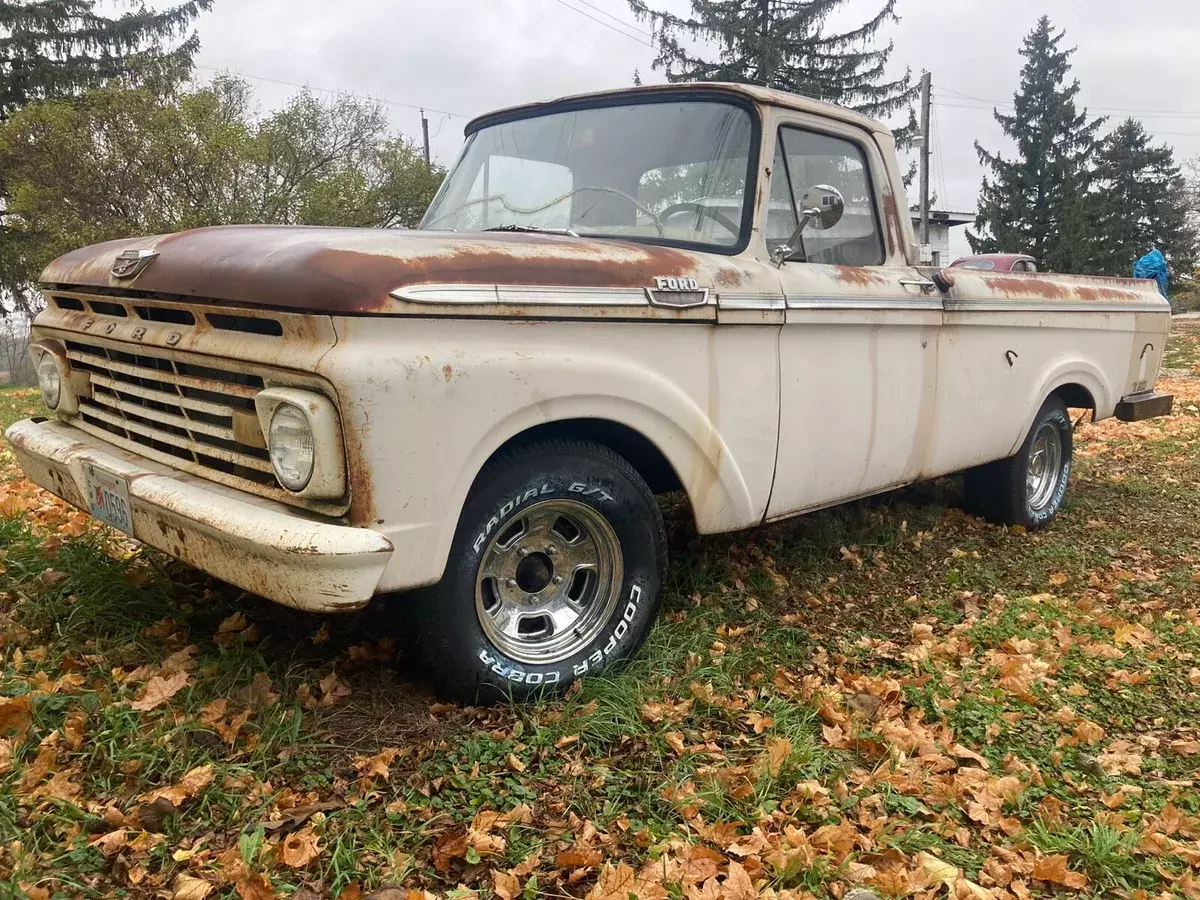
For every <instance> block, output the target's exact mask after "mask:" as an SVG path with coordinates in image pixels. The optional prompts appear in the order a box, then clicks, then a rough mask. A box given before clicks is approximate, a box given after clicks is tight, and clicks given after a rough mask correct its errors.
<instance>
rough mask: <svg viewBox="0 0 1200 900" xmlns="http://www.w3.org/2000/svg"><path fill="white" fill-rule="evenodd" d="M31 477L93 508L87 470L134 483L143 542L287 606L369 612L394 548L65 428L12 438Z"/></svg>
mask: <svg viewBox="0 0 1200 900" xmlns="http://www.w3.org/2000/svg"><path fill="white" fill-rule="evenodd" d="M5 436H6V437H7V438H8V440H9V441H10V442H11V443H12V446H13V450H14V451H16V455H17V460H18V461H19V462H20V464H21V468H23V469H24V470H25V473H26V474H27V475H28V476H29V477H30V478H31V479H32V480H33V481H34V482H35V483H37V484H38V485H40V486H41V487H43V488H45V489H46V490H48V491H50V492H51V493H53V494H55V495H56V496H58V497H61V498H62V499H64V500H66V501H67V502H68V503H70V504H72V505H73V506H77V507H79V508H81V509H84V510H86V509H87V508H88V504H87V500H86V497H85V492H84V477H83V466H84V464H85V463H91V464H93V465H95V466H99V467H100V468H102V469H105V470H107V471H109V472H111V473H113V474H115V475H120V476H121V477H123V478H125V479H126V480H127V481H128V482H129V499H130V505H131V507H132V509H131V513H132V520H133V531H134V535H133V536H134V537H136V538H137V539H138V540H140V541H142V542H144V543H146V544H149V545H150V546H152V547H156V548H158V549H159V550H162V551H163V552H164V553H168V554H170V555H171V556H174V557H176V558H177V559H181V560H183V561H184V562H186V563H189V564H190V565H193V566H195V567H196V568H198V569H202V570H203V571H205V572H208V573H209V574H210V575H213V576H215V577H217V578H220V579H222V580H223V581H228V582H230V583H231V584H235V585H237V586H238V587H240V588H243V589H244V590H247V591H250V592H251V593H254V594H258V595H260V596H263V597H266V598H268V599H270V600H274V601H276V602H277V603H282V604H284V605H285V606H292V607H295V608H297V609H305V610H312V611H315V612H334V611H340V610H351V609H359V608H361V607H363V606H365V605H366V604H367V602H368V601H369V600H370V599H371V597H372V596H373V595H374V593H375V590H376V587H377V586H378V584H379V579H380V577H381V576H382V575H383V570H384V568H385V567H386V566H387V563H388V560H389V559H390V558H391V555H392V550H393V545H392V542H391V541H389V540H388V539H387V538H386V537H384V536H383V535H381V534H379V533H378V532H375V531H370V530H368V529H363V528H350V527H347V526H343V525H334V524H330V523H329V522H327V521H322V520H319V519H317V518H315V517H309V516H307V515H305V514H303V513H301V512H300V511H298V510H296V509H294V508H291V507H288V506H285V505H283V504H281V503H277V502H275V501H272V500H266V499H263V498H260V497H256V496H253V495H251V494H247V493H244V492H242V491H238V490H235V489H233V488H227V487H224V486H223V485H218V484H214V483H212V482H209V481H206V480H204V479H203V478H200V477H198V476H194V475H188V474H186V473H183V472H180V471H178V470H175V469H172V468H170V467H168V466H163V465H159V464H157V463H154V462H151V461H149V460H146V459H143V458H142V457H139V456H137V455H135V454H132V453H127V452H126V451H124V450H121V449H119V448H117V447H115V446H113V445H112V444H109V443H106V442H105V441H102V440H100V439H99V438H95V437H92V436H91V435H88V434H85V433H84V432H82V431H80V430H79V429H77V428H73V427H71V426H70V425H68V424H66V423H63V422H37V421H34V420H32V419H24V420H22V421H20V422H17V423H16V424H14V425H13V426H12V427H10V428H9V429H8V431H7V432H6V435H5Z"/></svg>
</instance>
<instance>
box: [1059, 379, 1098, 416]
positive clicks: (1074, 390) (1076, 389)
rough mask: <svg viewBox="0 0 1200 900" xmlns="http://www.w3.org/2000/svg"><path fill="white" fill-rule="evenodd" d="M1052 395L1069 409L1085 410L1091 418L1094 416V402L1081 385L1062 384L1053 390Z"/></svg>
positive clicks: (1088, 392) (1089, 393) (1090, 394)
mask: <svg viewBox="0 0 1200 900" xmlns="http://www.w3.org/2000/svg"><path fill="white" fill-rule="evenodd" d="M1053 394H1054V396H1056V397H1058V398H1059V399H1061V400H1062V402H1063V403H1065V404H1067V406H1068V407H1070V408H1071V409H1086V410H1088V411H1089V412H1091V414H1092V416H1093V417H1094V416H1095V415H1096V400H1095V398H1093V397H1092V392H1091V391H1089V390H1088V389H1087V388H1085V387H1084V386H1083V385H1082V384H1064V385H1063V386H1062V387H1057V388H1055V389H1054V392H1053Z"/></svg>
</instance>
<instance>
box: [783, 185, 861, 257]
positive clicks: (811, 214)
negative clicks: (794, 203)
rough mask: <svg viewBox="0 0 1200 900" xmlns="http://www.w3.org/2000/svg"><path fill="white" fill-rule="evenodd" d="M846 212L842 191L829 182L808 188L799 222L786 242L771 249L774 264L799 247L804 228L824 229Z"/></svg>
mask: <svg viewBox="0 0 1200 900" xmlns="http://www.w3.org/2000/svg"><path fill="white" fill-rule="evenodd" d="M845 212H846V201H845V198H843V197H842V192H841V191H839V190H838V189H837V188H835V187H834V186H833V185H831V184H818V185H815V186H813V187H811V188H809V189H808V192H807V193H806V194H805V195H804V207H803V209H802V210H801V213H800V222H799V224H797V226H796V230H795V231H793V232H792V236H791V237H789V238H788V240H787V243H786V244H781V245H780V246H778V247H776V248H775V249H774V250H772V251H771V261H772V262H774V263H775V265H776V266H782V265H783V264H784V263H785V262H786V261H787V259H788V257H790V256H791V255H792V254H793V253H795V252H796V250H797V249H799V247H800V241H801V236H802V235H803V233H804V229H805V228H813V229H814V230H816V231H826V230H827V229H830V228H832V227H833V226H834V225H836V224H837V223H838V222H840V221H842V215H843V214H844V213H845Z"/></svg>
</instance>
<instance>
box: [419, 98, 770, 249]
mask: <svg viewBox="0 0 1200 900" xmlns="http://www.w3.org/2000/svg"><path fill="white" fill-rule="evenodd" d="M753 136H754V127H753V124H752V120H751V114H750V112H749V111H748V110H747V109H746V108H745V107H743V106H740V105H737V104H735V103H727V102H721V101H718V100H696V101H683V102H645V101H643V102H639V103H633V104H626V105H622V106H602V107H587V108H584V109H577V110H572V111H570V112H560V113H552V114H549V115H542V116H536V117H532V118H527V119H518V120H516V121H512V122H505V123H502V124H497V125H491V126H488V127H485V128H481V129H480V130H479V131H477V132H475V133H474V134H472V135H471V136H470V138H469V140H468V142H467V145H466V147H465V148H464V150H463V154H462V156H461V157H460V159H459V161H458V164H457V165H456V166H455V167H454V170H453V171H452V172H451V173H450V175H449V177H447V179H446V183H445V184H444V185H443V186H442V188H441V190H440V191H439V192H438V195H437V197H436V199H435V200H434V201H433V205H432V206H430V208H429V212H427V213H426V214H425V221H424V223H423V224H422V227H423V228H426V229H431V230H443V231H485V230H488V229H530V230H535V229H543V230H557V231H570V232H574V233H576V234H580V235H602V236H611V237H622V238H635V239H643V240H648V241H654V242H661V243H672V244H684V245H688V244H698V245H703V246H706V247H715V248H722V247H724V248H733V247H735V246H737V245H739V244H741V243H742V237H743V230H744V229H745V227H746V222H745V219H746V216H745V213H746V190H747V182H748V181H749V177H750V153H751V146H752V144H753Z"/></svg>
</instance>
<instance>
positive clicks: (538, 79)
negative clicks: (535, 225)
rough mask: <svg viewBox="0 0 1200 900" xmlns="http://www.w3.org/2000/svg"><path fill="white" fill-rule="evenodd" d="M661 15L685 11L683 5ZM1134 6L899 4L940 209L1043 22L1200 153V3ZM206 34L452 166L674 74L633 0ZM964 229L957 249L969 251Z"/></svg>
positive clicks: (1092, 89)
mask: <svg viewBox="0 0 1200 900" xmlns="http://www.w3.org/2000/svg"><path fill="white" fill-rule="evenodd" d="M878 5H879V0H849V2H848V3H847V5H846V7H845V8H844V9H843V10H842V11H841V12H839V14H838V18H837V20H836V21H835V22H833V23H832V24H833V25H834V26H836V25H837V24H838V23H839V22H841V23H844V24H851V23H853V24H857V22H861V21H862V20H864V19H865V18H866V17H867V16H869V15H871V14H872V13H873V12H874V11H876V10H877V9H878ZM660 6H661V7H663V8H667V9H672V10H675V11H684V10H686V9H687V6H688V3H687V0H660ZM1135 10H1136V11H1135V12H1132V13H1131V5H1130V4H1129V3H1127V2H1118V0H1006V2H1003V3H1001V2H997V0H899V3H898V4H897V12H898V13H899V14H900V16H901V21H900V23H899V24H897V25H891V26H889V27H888V28H887V29H886V32H885V33H884V34H882V35H881V40H883V41H887V40H892V41H894V42H895V52H894V54H893V57H892V60H893V64H894V67H895V69H896V70H898V71H900V72H902V71H903V70H904V69H905V68H906V67H907V68H910V69H912V71H913V73H914V75H916V74H917V73H919V72H920V70H921V69H922V68H928V69H930V70H931V71H932V73H933V84H934V103H935V107H934V119H935V127H934V139H933V152H934V162H933V169H932V184H933V189H934V191H935V192H936V193H937V195H938V205H939V206H940V207H941V208H951V209H956V210H968V211H972V210H974V208H975V197H976V193H977V191H978V188H979V182H980V176H981V171H980V168H979V163H978V160H977V158H976V155H975V151H974V148H973V142H974V141H975V140H976V139H978V140H980V141H981V142H982V143H983V145H984V146H985V147H988V148H997V147H1003V146H1005V144H1004V140H1003V137H1002V135H1001V132H1000V129H999V126H998V125H997V124H996V123H995V121H994V120H993V119H992V117H991V112H990V110H991V105H992V101H1000V102H1008V103H1011V100H1012V93H1013V91H1014V89H1015V88H1016V85H1017V79H1018V75H1019V72H1020V67H1021V63H1022V58H1021V57H1019V56H1018V55H1017V50H1018V48H1019V46H1020V44H1021V40H1022V38H1023V37H1024V35H1025V34H1027V33H1028V32H1029V31H1030V30H1031V29H1032V28H1033V26H1034V24H1035V23H1036V21H1037V19H1038V17H1039V16H1040V15H1042V14H1043V13H1048V14H1049V15H1050V16H1051V19H1052V21H1053V22H1054V24H1055V25H1056V26H1057V27H1059V28H1065V29H1066V32H1067V36H1066V43H1067V44H1068V45H1069V46H1076V47H1078V52H1077V54H1076V55H1075V58H1074V75H1075V76H1076V77H1077V78H1078V79H1079V81H1080V83H1081V86H1082V94H1081V99H1082V102H1083V103H1084V104H1086V105H1087V106H1088V107H1089V108H1090V109H1091V111H1092V112H1094V113H1095V114H1102V115H1107V116H1109V117H1110V121H1111V123H1112V124H1115V123H1116V122H1117V121H1119V120H1120V119H1121V118H1124V117H1125V116H1128V115H1133V116H1135V117H1136V118H1139V119H1141V120H1142V122H1143V123H1144V124H1145V126H1146V127H1147V129H1149V130H1150V131H1152V132H1153V133H1155V134H1156V135H1158V136H1159V137H1160V139H1161V140H1162V141H1165V142H1168V143H1170V144H1171V145H1173V146H1174V147H1175V149H1176V158H1177V159H1179V160H1182V159H1187V158H1193V157H1197V156H1200V63H1198V62H1197V56H1196V48H1197V47H1200V3H1198V0H1160V2H1157V3H1144V4H1137V5H1136V7H1135ZM605 13H607V14H608V15H605ZM855 20H857V22H856V21H855ZM621 22H624V23H626V24H625V25H622V24H620V23H621ZM197 27H198V29H199V32H200V39H201V41H202V44H203V49H202V51H201V53H200V56H199V58H198V60H197V62H198V64H199V65H200V66H201V67H203V68H201V70H200V72H199V73H198V74H199V75H200V76H201V77H209V76H211V75H212V74H213V70H215V69H221V70H233V71H236V72H239V73H241V74H243V75H245V76H246V77H248V78H250V79H251V81H252V82H253V83H254V84H255V86H256V88H257V90H258V95H259V97H260V99H261V102H262V104H263V106H264V107H265V108H270V107H273V106H277V105H279V104H280V103H282V102H283V101H284V100H286V98H287V97H288V96H289V95H290V94H292V93H294V92H295V88H293V87H289V86H287V85H281V84H275V83H272V82H271V81H267V80H262V79H274V80H276V81H283V82H293V83H296V84H307V85H310V86H311V87H313V88H318V89H326V88H328V89H338V90H341V91H346V92H350V93H354V94H360V95H363V96H369V97H373V98H377V99H384V100H388V101H392V103H391V104H390V105H389V109H390V111H391V113H392V118H393V122H394V124H395V126H396V128H397V129H399V130H401V131H403V132H405V133H406V134H409V135H411V136H413V137H415V138H419V136H420V114H419V113H418V112H417V110H416V109H413V108H410V106H405V105H403V104H410V105H411V106H424V107H426V108H427V109H428V110H429V112H428V116H429V118H430V123H431V125H430V130H431V134H432V135H433V140H432V146H433V153H434V156H435V157H436V159H437V160H438V161H440V162H443V163H446V164H449V163H450V162H452V161H453V160H454V158H455V156H456V154H457V152H458V148H459V146H460V144H461V141H462V129H463V126H464V125H465V124H466V120H467V118H469V117H471V116H475V115H478V114H479V113H483V112H486V111H488V110H490V109H495V108H497V107H502V106H509V105H512V104H516V103H523V102H526V101H530V100H541V99H547V98H550V97H556V96H561V95H564V94H572V93H579V92H583V91H592V90H599V89H604V88H611V87H620V86H623V85H628V84H630V83H631V81H632V78H633V72H634V70H635V69H637V70H639V71H640V72H641V74H642V78H643V80H645V81H647V82H654V81H662V80H663V78H662V74H661V73H660V72H657V71H655V70H654V69H653V68H652V66H651V63H652V61H653V59H654V55H655V54H654V50H653V49H652V48H651V47H650V46H649V38H648V37H647V36H646V35H645V34H642V33H639V31H638V30H637V29H639V28H640V29H646V28H648V25H647V24H646V23H644V22H643V23H638V22H637V21H636V20H635V19H634V18H633V16H632V14H631V13H630V11H629V7H628V4H627V3H626V0H436V2H428V0H337V2H330V0H216V3H215V4H214V5H213V10H212V11H211V12H209V13H206V14H204V15H203V16H202V17H201V19H200V20H199V23H198V26H197ZM256 78H257V79H259V80H255V79H256ZM433 110H438V111H437V112H434V111H433ZM446 113H451V114H453V115H446ZM955 231H956V233H957V234H956V238H957V240H956V241H955V244H954V246H955V247H956V248H957V249H963V248H965V240H963V238H962V229H955Z"/></svg>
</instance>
